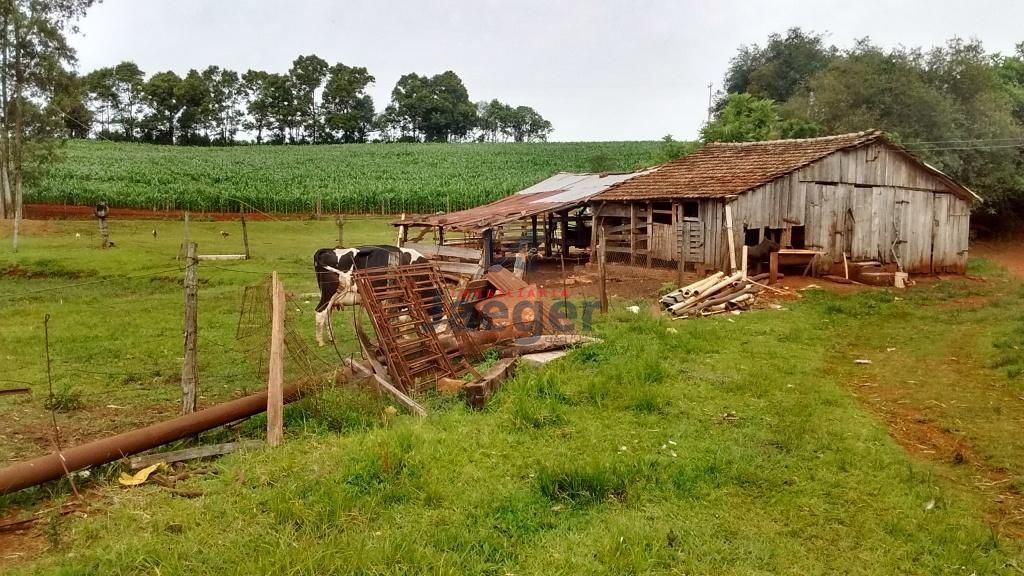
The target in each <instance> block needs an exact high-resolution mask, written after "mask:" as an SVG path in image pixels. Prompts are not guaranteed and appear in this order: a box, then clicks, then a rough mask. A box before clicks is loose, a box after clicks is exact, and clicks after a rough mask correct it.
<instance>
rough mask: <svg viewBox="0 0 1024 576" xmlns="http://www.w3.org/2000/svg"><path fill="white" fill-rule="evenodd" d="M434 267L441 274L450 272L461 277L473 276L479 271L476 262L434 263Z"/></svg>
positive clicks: (478, 265)
mask: <svg viewBox="0 0 1024 576" xmlns="http://www.w3.org/2000/svg"><path fill="white" fill-rule="evenodd" d="M435 265H436V266H437V269H438V270H440V271H441V272H450V273H453V274H459V275H462V276H473V275H475V274H476V273H477V271H479V270H480V264H478V263H476V262H436V263H435Z"/></svg>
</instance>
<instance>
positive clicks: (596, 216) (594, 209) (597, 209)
mask: <svg viewBox="0 0 1024 576" xmlns="http://www.w3.org/2000/svg"><path fill="white" fill-rule="evenodd" d="M602 208H604V202H601V205H600V206H595V205H593V204H591V205H590V211H591V214H590V253H591V254H593V255H596V254H597V242H598V240H597V227H598V226H600V222H601V209H602ZM596 260H597V258H596V257H595V258H592V259H591V262H596Z"/></svg>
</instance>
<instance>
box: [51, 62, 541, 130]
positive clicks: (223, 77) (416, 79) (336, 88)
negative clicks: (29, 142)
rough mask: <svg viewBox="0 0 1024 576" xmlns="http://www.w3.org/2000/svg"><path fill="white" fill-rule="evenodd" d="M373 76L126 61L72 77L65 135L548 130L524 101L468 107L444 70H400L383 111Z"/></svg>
mask: <svg viewBox="0 0 1024 576" xmlns="http://www.w3.org/2000/svg"><path fill="white" fill-rule="evenodd" d="M374 82H375V78H374V77H373V75H372V74H370V72H369V71H368V70H367V69H366V68H364V67H361V66H348V65H346V64H343V63H340V62H339V63H336V64H334V65H331V64H329V63H328V62H327V61H326V60H324V59H323V58H321V57H319V56H317V55H315V54H311V55H303V56H299V57H298V58H296V59H295V60H294V61H293V62H292V66H291V68H289V69H288V70H287V71H285V72H280V73H278V72H267V71H263V70H248V71H246V72H243V73H238V72H236V71H234V70H229V69H226V68H221V67H220V66H209V67H207V68H206V69H204V70H201V71H200V70H189V71H188V73H186V74H185V75H184V76H179V75H178V74H177V73H175V72H173V71H164V72H157V73H154V74H152V75H150V76H148V77H147V76H146V74H145V73H144V72H143V70H142V69H141V68H139V66H138V65H137V64H135V63H134V62H122V63H120V64H117V65H116V66H110V67H106V68H100V69H98V70H93V71H92V72H89V73H88V74H85V75H82V76H76V75H74V74H73V73H69V74H68V77H67V82H66V85H65V87H64V90H62V92H61V94H60V103H61V106H63V108H62V112H63V113H64V114H66V117H65V122H64V124H65V129H66V131H67V134H68V135H70V136H73V137H88V136H90V135H95V136H96V137H99V138H104V139H108V140H126V141H138V142H150V143H156V144H183V145H211V144H212V145H227V144H233V143H236V142H238V141H239V137H240V136H242V135H244V136H247V137H248V138H249V139H251V140H252V141H254V142H256V143H259V144H264V143H266V144H286V143H287V144H332V143H357V142H368V141H370V140H371V139H372V140H374V141H383V142H399V141H400V142H422V141H425V142H457V141H467V140H477V141H487V142H498V141H514V142H530V141H542V140H546V139H547V136H548V134H550V133H551V130H552V127H551V123H550V122H549V121H547V120H545V119H544V117H542V116H541V115H540V114H539V113H538V112H537V111H536V110H534V109H533V108H531V107H529V106H511V105H508V104H504V103H502V102H499V101H498V100H491V101H490V102H479V103H475V104H474V103H473V102H472V101H471V100H470V98H469V92H468V90H467V89H466V86H465V84H463V82H462V79H461V78H459V76H458V75H457V74H456V73H455V72H452V71H450V70H449V71H446V72H443V73H441V74H437V75H435V76H421V75H419V74H415V73H413V74H406V75H404V76H402V77H401V78H400V79H399V80H398V82H397V83H396V84H395V87H394V89H393V90H392V92H391V102H390V103H389V104H388V105H387V106H386V107H385V108H384V110H383V111H381V112H380V113H377V112H376V111H375V108H374V102H373V98H371V96H370V95H369V94H367V93H366V90H367V87H368V86H369V85H370V84H372V83H374Z"/></svg>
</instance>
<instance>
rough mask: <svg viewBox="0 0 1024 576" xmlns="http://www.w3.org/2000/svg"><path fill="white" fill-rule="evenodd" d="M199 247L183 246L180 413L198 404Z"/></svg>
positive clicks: (190, 243) (192, 408)
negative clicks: (183, 319)
mask: <svg viewBox="0 0 1024 576" xmlns="http://www.w3.org/2000/svg"><path fill="white" fill-rule="evenodd" d="M198 252H199V247H198V246H197V245H196V243H195V242H191V241H190V242H189V243H188V244H187V245H186V246H185V326H184V333H185V338H184V340H185V342H184V359H183V361H182V364H181V413H182V414H191V413H193V412H195V411H196V408H197V407H198V404H199V393H198V391H197V390H196V388H197V387H198V380H199V372H198V370H197V369H196V338H197V337H198V336H199V332H198V330H199V314H198V312H199V310H198V307H199V256H198Z"/></svg>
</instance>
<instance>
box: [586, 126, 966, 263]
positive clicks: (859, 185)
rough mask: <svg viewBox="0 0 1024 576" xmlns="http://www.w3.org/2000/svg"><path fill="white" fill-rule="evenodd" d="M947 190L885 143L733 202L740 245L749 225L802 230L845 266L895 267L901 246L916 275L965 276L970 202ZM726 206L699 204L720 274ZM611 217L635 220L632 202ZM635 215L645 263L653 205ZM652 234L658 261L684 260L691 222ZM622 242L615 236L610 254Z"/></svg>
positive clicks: (711, 259)
mask: <svg viewBox="0 0 1024 576" xmlns="http://www.w3.org/2000/svg"><path fill="white" fill-rule="evenodd" d="M946 190H947V185H946V183H945V182H943V181H942V180H941V179H939V178H938V177H936V176H934V175H932V174H931V173H929V172H927V171H925V170H921V169H920V168H918V167H917V166H916V165H914V164H912V163H911V162H909V161H908V160H907V158H906V156H905V155H904V154H903V153H902V152H899V151H898V150H894V149H890V148H889V147H887V146H885V145H882V144H878V143H875V144H870V145H867V146H862V147H860V148H857V149H854V150H846V151H842V152H838V153H836V154H832V155H830V156H828V157H826V158H823V159H821V160H819V161H817V162H815V163H813V164H810V165H808V166H806V167H804V168H802V169H801V170H798V171H796V172H794V173H793V174H790V175H788V176H784V177H782V178H779V179H778V180H775V181H773V182H769V183H768V184H765V185H764V186H761V187H758V188H755V189H753V190H750V191H748V192H745V193H743V194H740V195H739V196H738V197H736V198H735V199H733V200H732V201H731V202H732V205H731V209H732V212H733V221H734V225H733V234H734V241H735V245H736V246H737V247H739V246H742V244H743V239H744V234H743V231H744V227H746V228H757V229H760V228H764V227H769V228H786V227H788V226H801V225H802V226H804V238H805V246H806V247H807V248H815V249H820V250H824V251H826V252H827V253H828V254H829V256H830V257H831V259H832V261H834V262H840V261H842V259H843V253H844V252H846V254H847V256H848V257H849V258H851V259H853V260H880V261H881V262H883V263H886V264H888V263H894V262H895V261H896V259H895V258H894V257H893V254H892V252H893V249H894V248H895V251H896V254H897V255H898V256H899V260H900V261H901V263H902V264H903V266H904V267H905V268H906V269H907V270H908V271H910V272H915V273H927V272H931V271H932V270H933V269H934V270H935V271H942V272H963V271H964V270H965V269H966V263H967V239H968V227H969V225H970V204H969V203H968V202H967V201H965V200H963V199H961V198H958V197H956V196H953V195H951V194H949V193H948V192H947V191H946ZM724 207H725V200H724V199H720V198H710V199H703V200H700V201H699V220H700V222H701V226H702V227H703V230H704V234H703V246H702V247H701V248H700V250H699V251H698V252H699V255H698V258H699V259H700V260H699V262H702V263H703V264H704V266H707V267H708V268H712V269H719V270H724V269H726V268H727V266H728V261H729V254H728V242H727V239H726V238H725V223H724V222H725V211H724ZM676 208H677V209H678V205H676ZM605 216H607V217H618V218H628V216H629V203H626V202H623V203H609V204H607V205H606V206H605V208H604V210H603V211H602V217H605ZM637 216H638V220H639V222H638V224H639V226H638V229H637V231H636V233H637V234H638V235H642V239H640V238H638V240H639V243H638V245H637V248H638V250H637V252H638V254H637V255H646V252H647V248H648V244H647V240H648V238H647V234H646V232H645V228H646V216H647V215H646V202H638V203H637ZM610 221H616V220H614V218H613V219H612V220H610ZM616 222H621V221H616ZM652 228H653V238H652V239H651V245H650V246H651V251H652V254H653V255H654V256H655V257H656V258H664V259H673V260H674V259H677V258H678V257H679V249H680V244H681V241H680V238H681V236H680V235H681V234H682V233H683V229H684V224H683V223H682V222H681V221H680V220H679V219H678V218H677V225H676V228H675V229H672V228H671V227H670V226H668V225H660V224H654V225H653V226H652ZM669 233H671V234H672V235H673V236H672V237H671V238H670V237H669ZM933 239H934V246H933ZM897 240H899V242H898V243H896V244H895V247H894V246H893V243H894V242H895V241H897ZM615 244H616V242H615V241H614V238H612V237H611V236H610V237H609V247H610V248H611V247H613V246H615ZM618 244H619V246H616V248H618V250H620V251H621V250H625V251H627V252H628V243H627V245H626V246H625V247H622V245H621V242H619V243H618ZM670 253H671V258H668V256H669V254H670ZM737 258H738V255H737ZM687 261H692V258H687Z"/></svg>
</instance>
